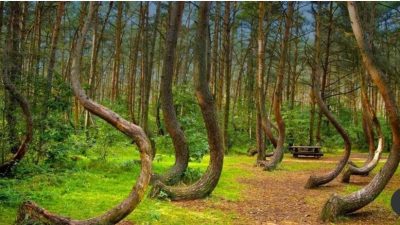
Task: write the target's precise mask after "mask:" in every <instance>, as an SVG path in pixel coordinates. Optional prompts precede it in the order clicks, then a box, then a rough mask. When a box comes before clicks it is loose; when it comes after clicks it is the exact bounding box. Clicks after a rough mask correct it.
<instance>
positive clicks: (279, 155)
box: [264, 2, 294, 171]
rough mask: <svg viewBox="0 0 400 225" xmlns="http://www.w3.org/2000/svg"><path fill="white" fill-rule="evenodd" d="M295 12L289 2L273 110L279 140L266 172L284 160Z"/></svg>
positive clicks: (266, 164) (292, 4)
mask: <svg viewBox="0 0 400 225" xmlns="http://www.w3.org/2000/svg"><path fill="white" fill-rule="evenodd" d="M293 11H294V3H293V2H288V11H287V13H286V21H285V33H284V36H283V39H282V43H281V56H280V59H279V69H278V70H279V71H278V78H277V81H276V82H277V83H276V89H275V93H274V101H273V110H274V115H275V119H276V123H277V126H278V140H277V142H276V147H275V150H274V154H273V156H272V157H271V159H270V160H269V161H268V162H267V163H265V167H264V169H265V170H268V171H272V170H275V168H276V167H277V166H278V164H279V163H280V162H281V161H282V159H283V151H284V148H283V147H284V146H283V145H284V143H285V122H284V121H283V117H282V113H281V107H282V91H283V80H284V74H285V64H286V57H287V52H288V44H289V37H290V27H291V26H292V17H293Z"/></svg>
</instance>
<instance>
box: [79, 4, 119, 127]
mask: <svg viewBox="0 0 400 225" xmlns="http://www.w3.org/2000/svg"><path fill="white" fill-rule="evenodd" d="M112 6H113V2H110V3H109V6H108V11H107V14H106V17H105V19H104V22H103V23H102V27H101V30H100V32H98V31H97V25H98V21H97V20H98V16H96V17H95V19H94V21H93V38H92V42H93V43H92V44H93V46H92V53H91V58H90V69H89V92H88V95H89V97H90V98H92V99H95V94H96V93H95V90H96V83H97V82H99V81H97V82H96V76H97V61H98V56H99V49H100V43H101V40H102V39H103V36H104V30H105V27H106V25H107V22H108V19H109V17H110V13H111V9H112ZM97 14H98V12H97ZM90 118H91V114H90V112H89V111H87V110H86V115H85V128H88V127H89V126H90Z"/></svg>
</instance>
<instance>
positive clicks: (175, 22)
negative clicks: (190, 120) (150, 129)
mask: <svg viewBox="0 0 400 225" xmlns="http://www.w3.org/2000/svg"><path fill="white" fill-rule="evenodd" d="M184 5H185V3H184V2H175V3H172V4H171V9H170V10H169V13H170V15H169V24H168V31H167V35H166V40H165V42H166V49H165V55H164V67H163V71H162V75H161V85H160V95H161V96H160V97H161V107H162V112H163V116H164V123H165V128H166V129H167V131H168V133H169V135H170V136H171V138H172V143H173V145H174V148H175V164H174V165H173V167H172V168H171V169H169V171H167V172H166V173H165V174H163V175H157V174H155V175H154V176H153V180H159V181H160V182H162V183H165V184H168V185H172V184H175V183H177V182H178V181H179V180H180V179H181V178H182V176H183V173H184V172H185V171H186V168H187V166H188V162H189V147H188V143H187V141H186V137H185V134H184V132H183V130H182V129H181V126H180V124H179V121H178V119H177V117H176V110H175V106H174V100H173V96H172V79H173V74H174V65H175V52H176V44H177V40H178V32H179V27H180V25H181V19H182V13H183V8H184Z"/></svg>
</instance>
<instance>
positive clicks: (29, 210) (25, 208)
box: [16, 2, 151, 225]
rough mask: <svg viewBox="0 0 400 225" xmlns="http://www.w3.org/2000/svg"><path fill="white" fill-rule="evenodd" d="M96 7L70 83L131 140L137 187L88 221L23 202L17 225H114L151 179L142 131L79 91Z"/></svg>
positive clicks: (87, 104) (86, 104)
mask: <svg viewBox="0 0 400 225" xmlns="http://www.w3.org/2000/svg"><path fill="white" fill-rule="evenodd" d="M97 7H99V6H98V3H95V2H91V3H90V8H89V15H88V17H87V18H86V21H85V23H84V25H83V27H82V30H81V31H80V35H79V36H78V39H77V42H76V45H75V47H74V48H73V51H72V53H71V54H72V67H71V77H70V79H71V83H72V89H73V91H74V94H75V96H76V97H77V99H78V100H79V101H80V103H81V104H82V105H83V106H84V107H85V109H86V110H88V111H89V112H91V113H92V114H94V115H97V116H99V117H100V118H102V119H103V120H105V121H107V122H108V123H109V124H110V125H112V126H113V127H115V128H116V129H118V130H119V131H121V132H122V133H124V134H125V135H127V136H128V137H130V138H132V139H133V141H134V142H135V143H136V145H137V146H138V148H139V152H140V158H141V171H140V175H139V178H138V179H137V181H136V185H135V186H134V187H133V188H132V190H131V192H130V194H129V195H128V197H127V198H125V199H124V200H123V201H122V202H121V203H119V204H118V205H116V206H115V207H114V208H112V209H110V210H109V211H107V212H105V213H104V214H102V215H100V216H97V217H94V218H90V219H87V220H74V219H71V218H67V217H62V216H59V215H56V214H53V213H50V212H49V211H47V210H45V209H43V208H41V207H39V206H38V205H37V204H35V203H33V202H29V201H28V202H25V203H23V204H22V206H21V207H20V209H19V212H18V216H17V221H16V224H21V225H22V224H49V225H52V224H54V225H95V224H116V223H118V222H119V221H121V220H122V219H123V218H125V217H126V216H127V215H129V214H130V213H131V212H132V211H133V210H134V209H135V208H136V206H137V205H138V204H139V202H140V201H141V200H142V199H143V196H144V193H145V190H146V188H147V186H148V184H149V182H150V177H151V144H150V141H149V139H148V137H147V136H146V134H145V132H144V131H143V129H142V128H141V127H139V126H137V125H135V124H133V123H130V122H128V121H127V120H125V119H123V118H121V117H120V116H119V115H118V114H116V113H115V112H113V111H112V110H110V109H108V108H106V107H104V106H102V105H100V104H98V103H96V102H95V101H93V100H91V99H90V98H89V97H88V96H87V95H86V93H85V91H84V90H83V89H82V87H81V84H80V82H79V77H80V73H81V54H82V50H83V45H84V42H85V36H86V34H87V32H88V29H89V27H90V25H91V22H92V18H93V15H94V12H95V11H96V9H97Z"/></svg>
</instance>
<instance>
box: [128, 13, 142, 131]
mask: <svg viewBox="0 0 400 225" xmlns="http://www.w3.org/2000/svg"><path fill="white" fill-rule="evenodd" d="M141 12H142V10H141ZM143 17H144V13H140V19H139V30H138V32H137V34H136V36H135V38H134V40H133V47H132V49H131V56H132V60H131V63H130V68H129V81H128V111H129V115H130V117H131V121H132V122H133V123H135V124H136V123H137V121H136V117H135V113H134V111H135V102H136V101H135V100H136V97H135V94H136V93H135V91H136V69H137V61H138V56H139V44H140V39H141V37H142V35H143V24H142V21H143V20H144V18H143Z"/></svg>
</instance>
